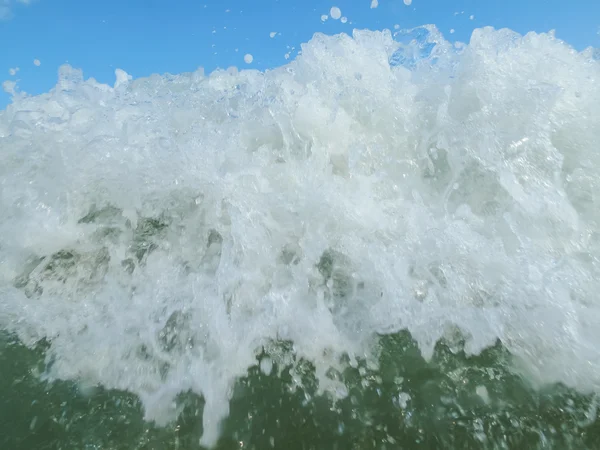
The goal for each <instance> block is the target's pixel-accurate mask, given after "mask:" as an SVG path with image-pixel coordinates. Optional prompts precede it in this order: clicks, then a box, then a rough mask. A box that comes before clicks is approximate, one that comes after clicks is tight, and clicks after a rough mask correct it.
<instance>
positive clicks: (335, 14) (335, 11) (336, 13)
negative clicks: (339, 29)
mask: <svg viewBox="0 0 600 450" xmlns="http://www.w3.org/2000/svg"><path fill="white" fill-rule="evenodd" d="M329 15H330V16H331V18H332V19H334V20H338V19H339V18H340V17H342V10H341V9H340V8H338V7H337V6H332V7H331V9H330V10H329Z"/></svg>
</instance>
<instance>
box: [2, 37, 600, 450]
mask: <svg viewBox="0 0 600 450" xmlns="http://www.w3.org/2000/svg"><path fill="white" fill-rule="evenodd" d="M117 72H118V73H117V83H116V84H115V86H114V87H110V86H107V85H103V84H99V83H97V82H96V81H94V80H93V79H89V80H84V79H83V76H82V73H81V72H80V71H78V70H75V69H73V68H71V67H69V66H63V67H62V68H61V69H60V73H59V81H58V84H57V85H56V87H55V88H54V89H53V90H52V91H51V92H49V93H47V94H43V95H40V96H35V97H29V96H25V95H20V94H17V95H16V96H15V98H14V102H13V104H11V105H10V106H8V107H7V109H6V110H5V111H2V112H0V210H1V211H2V213H1V214H0V328H2V329H4V330H5V331H7V332H10V333H14V334H16V335H17V336H18V337H19V339H20V340H21V341H22V342H23V343H25V344H26V345H34V343H36V342H38V341H39V340H46V341H47V342H48V343H49V347H48V349H47V350H46V361H47V367H46V372H45V375H44V376H45V377H46V378H48V379H51V380H53V379H63V380H77V381H78V382H80V383H81V384H83V385H95V384H101V385H103V386H105V387H107V388H114V389H121V390H126V391H129V392H132V393H134V394H136V395H137V396H138V397H139V398H140V400H141V402H142V403H143V406H144V411H145V416H146V419H148V420H154V421H156V422H157V423H158V424H161V423H162V424H166V423H168V422H169V421H172V420H173V419H174V418H175V417H176V416H177V414H178V413H179V411H178V410H177V408H174V407H173V399H174V398H175V397H176V396H177V394H178V393H180V392H182V391H183V392H185V391H193V392H195V393H197V394H199V395H201V396H202V397H203V398H204V401H205V402H206V403H205V407H204V417H203V430H204V431H203V433H204V434H203V438H202V442H203V444H205V445H213V444H214V443H215V442H217V439H218V437H219V423H220V422H221V420H222V419H223V418H225V417H226V416H227V415H228V413H229V399H230V397H231V395H232V389H233V386H234V384H235V382H236V380H237V379H239V378H240V377H243V376H245V375H246V373H247V372H248V369H249V368H250V367H252V366H254V365H256V361H257V360H256V358H257V355H258V354H260V353H261V352H263V351H264V352H266V353H267V354H270V359H267V358H265V359H263V362H262V363H261V367H262V368H263V369H264V370H265V371H266V372H270V370H271V366H272V364H273V363H275V364H278V363H279V364H283V362H282V361H281V360H282V359H285V358H286V357H287V356H285V354H284V352H279V351H278V348H279V347H278V343H281V342H290V343H291V345H292V348H293V352H294V354H295V355H296V356H297V358H298V360H300V359H303V360H307V361H310V362H311V364H312V365H314V368H315V371H316V376H317V379H318V380H319V386H320V390H321V391H325V392H332V393H333V394H334V395H337V396H339V397H343V396H344V395H346V393H347V392H346V391H345V388H344V386H343V383H340V382H336V381H335V380H333V379H331V377H329V376H328V373H330V372H329V371H330V369H331V368H341V367H343V366H344V364H350V365H353V364H356V361H358V360H367V361H372V362H373V364H376V361H377V354H378V351H379V349H380V346H378V342H379V341H378V339H379V336H381V335H388V334H392V333H396V332H398V331H401V330H408V331H409V332H410V334H411V335H412V337H413V338H414V339H415V340H416V342H417V343H418V346H419V349H420V351H421V354H422V355H423V356H424V357H425V359H427V358H430V357H431V355H432V354H433V351H434V346H435V344H436V342H438V341H440V340H445V341H446V342H449V343H450V344H452V343H456V342H458V341H462V342H463V343H464V350H465V351H466V352H467V354H479V353H480V352H481V351H482V350H484V349H485V348H488V347H490V346H493V345H494V344H495V343H496V342H497V341H498V340H500V341H501V342H502V344H503V345H504V346H505V347H506V348H507V349H508V350H509V351H510V353H511V354H512V355H513V356H514V364H516V366H518V369H519V370H521V371H523V372H524V373H526V374H527V375H528V376H529V377H530V380H532V381H535V382H536V383H553V382H562V383H565V384H567V385H569V386H572V387H574V388H576V389H578V390H581V391H585V392H592V391H596V390H598V388H599V387H600V349H599V348H598V346H597V343H598V342H600V326H599V325H600V299H599V298H598V292H600V259H599V255H600V178H599V177H598V173H600V151H599V149H598V143H600V127H599V126H598V124H599V123H600V64H599V63H598V61H596V60H595V59H594V57H593V54H592V52H591V51H587V52H582V53H578V52H576V51H574V50H573V49H572V48H570V47H568V46H567V45H565V44H564V43H562V42H561V41H559V40H557V39H556V38H555V37H554V36H552V35H546V34H534V33H531V34H528V35H526V36H521V35H518V34H516V33H513V32H511V31H509V30H499V31H496V30H493V29H491V28H485V29H479V30H476V31H475V32H474V33H473V36H472V39H471V41H470V43H469V44H468V45H458V44H457V45H453V44H451V43H449V42H446V41H444V39H443V38H442V37H441V35H439V33H438V32H437V31H436V29H435V28H434V27H423V28H419V29H416V30H412V31H405V32H401V33H397V34H396V35H395V36H393V35H392V34H391V33H390V32H387V31H385V32H372V31H355V32H354V34H353V36H352V37H350V36H348V35H338V36H332V37H328V36H325V35H320V34H317V35H315V36H314V38H313V39H312V40H311V41H310V42H309V43H307V44H305V45H303V47H302V53H301V56H299V57H298V58H297V60H296V61H294V62H292V63H290V64H288V65H286V66H284V67H281V68H278V69H275V70H272V71H267V72H266V73H260V72H257V71H250V70H248V71H237V70H235V69H229V70H227V71H217V72H214V73H212V74H211V75H210V76H205V75H204V74H203V73H202V72H201V71H199V72H196V73H191V74H181V75H174V76H172V75H165V76H151V77H149V78H143V79H136V80H129V79H128V77H127V75H126V74H124V73H123V72H121V71H117Z"/></svg>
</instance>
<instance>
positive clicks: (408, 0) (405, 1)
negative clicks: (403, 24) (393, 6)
mask: <svg viewBox="0 0 600 450" xmlns="http://www.w3.org/2000/svg"><path fill="white" fill-rule="evenodd" d="M404 4H405V5H406V6H410V5H412V0H404Z"/></svg>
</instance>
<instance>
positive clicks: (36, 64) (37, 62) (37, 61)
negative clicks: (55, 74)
mask: <svg viewBox="0 0 600 450" xmlns="http://www.w3.org/2000/svg"><path fill="white" fill-rule="evenodd" d="M33 65H34V66H37V67H40V66H41V65H42V63H41V61H40V60H39V59H34V60H33Z"/></svg>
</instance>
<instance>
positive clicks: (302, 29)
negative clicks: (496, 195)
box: [0, 0, 600, 108]
mask: <svg viewBox="0 0 600 450" xmlns="http://www.w3.org/2000/svg"><path fill="white" fill-rule="evenodd" d="M406 1H408V2H409V3H410V0H406ZM371 2H372V0H326V1H325V0H253V1H250V0H197V1H194V0H103V1H84V0H0V81H2V80H6V79H10V80H14V81H16V80H18V82H19V87H20V89H22V90H24V91H26V92H29V93H33V94H37V93H41V92H44V91H47V90H48V89H50V88H51V87H52V86H53V85H54V84H55V83H56V78H57V69H58V67H59V66H60V65H61V64H63V63H65V62H68V63H70V64H71V65H72V66H74V67H77V68H81V69H83V71H84V75H85V76H86V77H94V78H96V79H97V80H98V81H101V82H106V83H109V84H111V85H112V84H113V83H114V79H115V75H114V70H115V69H116V68H121V69H123V70H125V71H126V72H128V73H129V74H131V75H133V76H134V77H135V78H137V77H140V76H147V75H150V74H152V73H165V72H170V73H180V72H187V71H193V70H195V69H196V68H198V67H200V66H202V67H204V68H205V70H206V71H207V72H210V71H212V70H214V69H215V68H217V67H223V68H227V67H229V66H238V67H252V68H255V69H266V68H270V67H275V66H279V65H281V64H284V63H285V62H286V59H285V55H286V54H287V53H289V52H290V51H291V49H292V47H295V49H294V50H292V51H291V53H290V57H291V58H293V57H294V55H295V52H296V51H297V49H298V48H299V46H300V44H301V43H303V42H306V41H308V40H309V39H310V38H311V36H312V35H313V34H314V33H315V32H317V31H320V32H324V33H327V34H335V33H340V32H347V33H350V32H351V31H352V29H353V28H370V29H383V28H393V27H394V25H395V24H398V25H400V27H401V28H409V27H413V26H417V25H423V24H428V23H433V24H435V25H437V26H438V28H439V29H440V30H441V31H442V32H443V33H444V34H445V35H446V37H447V38H449V39H451V40H460V41H468V39H469V36H470V35H471V33H472V31H473V29H474V28H477V27H482V26H486V25H491V26H494V27H496V28H501V27H509V28H511V29H513V30H515V31H518V32H520V33H525V32H527V31H548V30H550V29H555V30H556V31H557V36H558V37H559V38H561V39H564V40H566V41H567V42H568V43H570V44H571V45H573V46H574V47H575V48H577V49H578V50H581V49H583V48H585V47H587V46H590V45H591V46H594V47H600V35H599V34H598V32H599V26H600V1H597V0H573V1H571V2H568V1H566V0H455V1H453V0H412V4H411V5H410V6H407V5H405V4H404V1H403V0H379V1H378V6H377V7H376V8H371ZM332 6H337V7H339V8H340V9H341V13H342V16H344V17H347V22H346V23H342V21H341V20H333V19H331V18H329V19H328V20H326V21H324V22H323V21H322V20H321V16H322V15H329V14H330V9H331V7H332ZM456 13H458V14H456ZM471 16H473V17H472V18H471ZM452 29H453V30H455V31H454V33H452V34H450V30H452ZM271 32H277V34H276V35H275V37H273V38H271V37H270V33H271ZM247 53H250V54H252V55H253V58H254V59H253V62H252V63H251V64H246V63H245V62H244V55H245V54H247ZM35 60H37V61H36V63H39V65H36V64H34V61H35ZM16 68H18V69H19V70H18V71H16V73H15V74H14V75H11V74H12V73H13V72H14V70H11V69H16ZM9 101H10V99H9V96H8V95H7V94H5V93H0V108H4V107H5V106H6V104H7V102H9Z"/></svg>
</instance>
